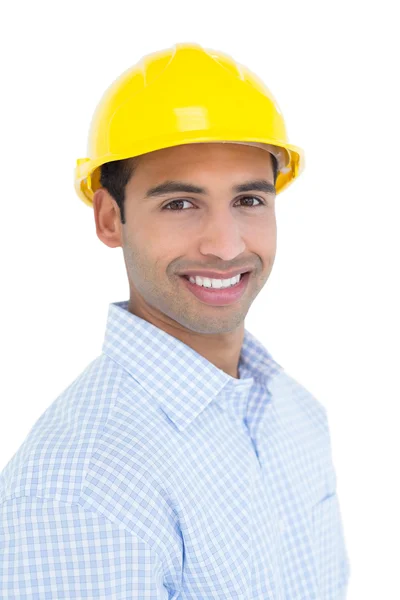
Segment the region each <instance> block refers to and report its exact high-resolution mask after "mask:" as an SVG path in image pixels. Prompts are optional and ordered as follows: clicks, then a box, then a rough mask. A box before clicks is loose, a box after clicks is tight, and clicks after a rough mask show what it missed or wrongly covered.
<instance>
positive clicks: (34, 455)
mask: <svg viewBox="0 0 400 600" xmlns="http://www.w3.org/2000/svg"><path fill="white" fill-rule="evenodd" d="M88 150H89V152H88V154H89V158H87V159H79V160H78V163H77V169H76V179H75V182H76V190H77V192H78V194H79V196H80V197H81V198H82V200H84V201H85V202H86V203H87V204H89V205H92V206H93V210H94V218H95V223H96V233H97V235H98V237H99V239H100V240H101V241H102V242H103V243H104V244H106V245H107V246H109V247H112V248H114V247H122V250H123V255H124V260H125V265H126V270H127V275H128V281H129V290H130V297H129V300H124V301H120V302H114V303H111V304H110V306H109V313H108V321H107V328H106V333H105V338H104V344H103V348H102V353H101V355H100V356H99V357H97V358H96V359H95V360H94V361H93V362H91V363H90V364H89V365H88V367H87V368H86V369H85V371H84V372H83V373H81V374H80V375H79V376H78V377H77V379H76V380H75V381H74V382H73V383H72V384H71V385H70V386H69V387H68V388H67V389H66V390H65V391H64V392H63V393H62V394H61V395H60V396H59V397H58V398H57V399H56V400H55V401H54V402H53V403H52V404H51V405H50V406H49V408H48V409H47V410H46V411H45V413H44V415H42V417H41V419H39V421H38V422H37V423H36V424H35V426H34V428H33V429H32V430H31V432H30V434H29V435H28V437H27V439H26V440H25V442H24V444H23V445H22V447H21V448H20V450H19V451H18V452H17V453H16V455H15V456H14V457H13V458H12V459H11V461H10V462H9V463H8V465H7V466H6V468H5V469H4V471H3V473H2V479H1V487H0V492H1V496H0V500H1V509H2V510H1V513H0V514H1V520H0V525H1V533H0V540H1V546H0V547H1V552H2V560H1V566H0V592H1V593H0V597H1V598H4V599H7V600H11V598H13V599H14V600H17V599H18V600H20V599H22V598H37V599H42V598H43V599H45V598H46V600H47V599H49V598H51V599H53V598H54V599H56V598H57V599H60V598H79V599H81V598H89V599H92V598H93V599H94V598H98V599H100V598H102V599H105V598H110V599H111V598H112V599H113V600H116V599H118V600H122V599H124V600H128V599H132V598H143V599H144V598H154V599H165V600H166V599H175V600H176V599H178V598H179V599H200V598H201V599H205V598H207V600H210V599H216V598H218V599H220V598H221V599H222V598H223V599H228V598H229V599H239V598H240V599H243V600H251V599H254V600H255V599H256V598H257V599H258V598H263V599H265V600H278V599H279V600H284V599H285V600H300V599H302V600H304V599H307V600H327V599H330V600H331V599H339V598H341V599H344V598H345V594H346V589H347V583H348V579H349V561H348V557H347V553H346V549H345V543H344V536H343V528H342V523H341V516H340V509H339V503H338V498H337V494H336V475H335V470H334V466H333V464H332V458H331V448H330V439H329V428H328V422H327V415H326V410H325V408H324V407H323V406H322V404H320V403H319V402H318V401H317V400H316V399H315V398H313V397H312V395H311V394H310V393H309V392H308V391H307V390H306V389H304V388H303V387H302V386H301V385H300V384H299V383H298V382H296V381H295V380H294V379H293V378H291V377H290V376H289V375H288V374H287V373H286V372H285V370H284V369H283V368H282V367H281V366H280V365H279V364H278V363H277V362H276V361H275V360H274V359H273V358H272V356H271V355H270V354H269V352H268V351H267V350H266V349H265V348H264V346H263V345H262V344H261V343H260V342H259V341H258V340H257V338H256V337H255V336H254V335H252V334H251V333H250V332H249V331H247V330H246V329H245V327H244V320H245V317H246V315H247V313H248V310H249V308H250V306H251V304H252V302H253V300H254V299H255V298H256V296H257V295H258V294H259V292H260V291H261V289H262V288H263V287H264V285H265V283H266V282H267V280H268V277H269V275H270V273H271V270H272V266H273V263H274V258H275V253H276V219H275V200H276V195H277V193H278V192H280V191H282V189H283V188H284V187H286V186H287V185H289V184H290V183H291V181H292V180H293V179H294V178H295V177H296V176H298V175H299V173H300V172H301V169H302V168H303V154H302V151H301V150H300V149H299V148H297V147H295V146H292V145H289V144H288V142H287V139H286V132H285V128H284V123H283V118H282V116H281V114H280V112H279V109H278V108H277V105H276V102H275V101H274V100H273V98H272V96H271V94H270V93H269V91H268V90H267V88H266V87H265V86H263V84H262V83H261V82H260V81H259V80H258V79H257V78H256V77H255V76H254V75H253V74H251V73H250V72H249V71H248V70H246V69H245V67H243V65H238V64H237V63H235V62H234V61H233V60H232V59H230V58H229V57H227V55H224V54H222V53H217V52H215V51H206V50H204V49H203V48H201V46H199V45H197V44H177V45H176V46H174V47H173V49H168V50H165V51H162V52H158V53H155V54H153V55H150V56H148V57H145V58H144V59H142V61H141V62H140V63H139V64H138V65H135V66H134V67H132V69H129V70H128V71H126V72H125V73H124V74H123V75H122V76H121V77H120V78H118V79H117V80H116V81H115V82H114V83H113V84H112V86H110V88H109V89H108V90H107V92H106V93H105V95H104V96H103V99H102V101H101V102H100V104H99V106H98V108H97V110H96V113H95V116H94V119H93V121H92V126H91V132H90V135H89V148H88Z"/></svg>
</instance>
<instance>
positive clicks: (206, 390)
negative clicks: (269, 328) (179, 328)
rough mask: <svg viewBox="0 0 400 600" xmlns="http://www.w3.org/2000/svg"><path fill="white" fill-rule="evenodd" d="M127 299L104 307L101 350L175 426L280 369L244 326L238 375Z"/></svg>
mask: <svg viewBox="0 0 400 600" xmlns="http://www.w3.org/2000/svg"><path fill="white" fill-rule="evenodd" d="M128 304H129V301H128V300H123V301H119V302H112V303H110V304H109V307H108V316H107V324H106V331H105V336H104V342H103V347H102V352H103V353H104V354H106V355H107V356H109V357H110V358H111V359H113V360H114V361H115V362H117V363H118V364H119V365H121V366H122V367H123V368H124V369H125V370H126V371H127V372H128V373H129V374H130V375H131V376H132V377H133V378H134V379H135V380H136V381H137V383H138V384H139V385H140V386H142V387H143V388H144V389H145V390H146V392H148V393H149V394H150V395H151V396H153V397H154V399H155V400H156V401H157V403H158V404H159V406H160V407H161V408H162V410H163V411H164V412H165V413H166V414H167V416H168V417H169V418H170V419H171V420H172V421H173V422H174V424H175V425H176V426H177V427H178V429H179V430H183V429H185V427H187V426H188V425H189V424H190V423H191V422H192V421H193V420H194V419H195V418H196V417H197V416H198V415H199V414H200V413H201V412H202V411H203V410H204V409H205V408H206V406H207V405H208V404H210V402H212V401H213V400H217V401H218V402H220V403H221V404H222V405H224V404H227V403H229V399H230V398H231V397H235V398H236V399H237V398H238V397H239V396H240V395H242V396H243V397H244V396H246V397H247V395H248V394H249V391H250V389H251V387H252V385H253V384H254V383H255V382H258V383H261V384H262V383H264V384H266V383H267V381H268V380H269V378H270V377H271V376H272V375H273V374H275V373H276V372H278V371H280V370H282V367H281V366H280V365H279V364H278V363H277V362H276V361H275V360H274V359H273V358H272V357H271V355H270V354H269V353H268V352H267V350H266V349H265V348H264V346H263V345H262V344H261V343H260V342H259V341H258V340H257V339H256V338H255V336H254V335H253V334H251V333H250V332H249V331H247V330H246V329H245V333H244V339H243V344H242V349H241V354H240V360H239V367H238V368H239V375H240V379H236V378H234V377H231V376H230V375H228V374H227V373H225V372H224V371H222V370H221V369H219V368H218V367H216V366H215V365H214V364H213V363H211V362H210V361H208V360H207V359H206V358H204V357H203V356H201V355H200V354H199V353H198V352H196V351H195V350H193V349H192V348H191V347H190V346H188V345H187V344H184V343H183V342H181V341H180V340H178V339H177V338H175V337H174V336H172V335H170V334H168V333H166V332H165V331H164V330H162V329H160V328H158V327H156V326H155V325H153V324H152V323H150V322H148V321H146V320H144V319H142V318H141V317H138V316H137V315H135V314H133V313H131V312H129V311H128Z"/></svg>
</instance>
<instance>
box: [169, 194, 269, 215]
mask: <svg viewBox="0 0 400 600" xmlns="http://www.w3.org/2000/svg"><path fill="white" fill-rule="evenodd" d="M241 200H257V201H258V202H259V203H260V204H256V205H255V206H249V205H247V206H242V207H241V208H257V207H258V206H266V204H267V203H266V202H265V200H262V199H261V198H258V197H257V196H242V197H241V198H239V200H238V202H240V201H241ZM178 202H189V204H192V202H191V201H190V200H185V199H180V198H177V199H176V200H172V201H171V202H168V204H165V206H163V208H162V209H161V210H170V211H172V212H182V210H179V209H178V210H175V209H173V208H169V207H170V206H172V205H174V204H177V203H178Z"/></svg>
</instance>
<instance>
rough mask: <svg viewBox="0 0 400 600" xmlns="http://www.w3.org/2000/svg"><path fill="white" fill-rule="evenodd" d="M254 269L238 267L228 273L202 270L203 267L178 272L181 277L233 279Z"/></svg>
mask: <svg viewBox="0 0 400 600" xmlns="http://www.w3.org/2000/svg"><path fill="white" fill-rule="evenodd" d="M249 271H252V269H251V268H250V269H236V270H235V271H229V272H228V273H218V272H217V271H205V270H204V271H202V270H201V269H199V270H197V271H187V272H186V273H178V275H180V276H181V277H196V275H198V276H199V277H209V278H210V279H231V278H232V277H235V275H242V274H243V273H248V272H249Z"/></svg>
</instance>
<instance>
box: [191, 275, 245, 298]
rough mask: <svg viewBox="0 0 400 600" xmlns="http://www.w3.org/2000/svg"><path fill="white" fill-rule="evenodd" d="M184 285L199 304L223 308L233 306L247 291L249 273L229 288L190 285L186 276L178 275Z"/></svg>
mask: <svg viewBox="0 0 400 600" xmlns="http://www.w3.org/2000/svg"><path fill="white" fill-rule="evenodd" d="M180 277H181V279H182V281H183V283H184V285H186V287H187V288H188V289H189V290H190V292H191V293H192V294H193V295H194V296H196V298H198V299H199V300H200V301H201V302H203V303H205V304H211V305H212V306H225V305H227V304H228V305H229V304H234V303H235V302H237V301H238V300H239V299H240V298H241V297H242V296H243V294H244V292H245V291H246V289H247V285H248V282H249V278H250V272H249V271H248V272H246V273H245V274H244V275H242V277H241V278H240V281H239V283H238V284H236V285H233V286H231V287H229V288H225V289H223V288H206V287H202V286H199V285H196V284H195V283H191V282H190V281H189V279H187V278H186V275H180Z"/></svg>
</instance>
